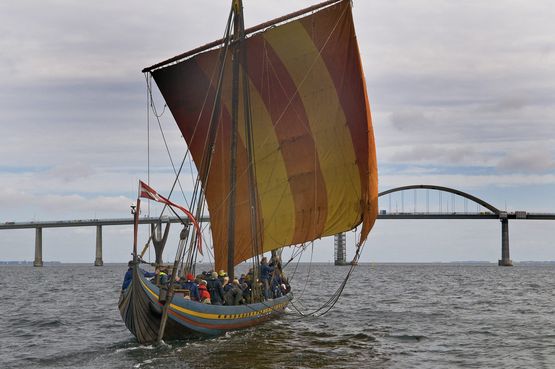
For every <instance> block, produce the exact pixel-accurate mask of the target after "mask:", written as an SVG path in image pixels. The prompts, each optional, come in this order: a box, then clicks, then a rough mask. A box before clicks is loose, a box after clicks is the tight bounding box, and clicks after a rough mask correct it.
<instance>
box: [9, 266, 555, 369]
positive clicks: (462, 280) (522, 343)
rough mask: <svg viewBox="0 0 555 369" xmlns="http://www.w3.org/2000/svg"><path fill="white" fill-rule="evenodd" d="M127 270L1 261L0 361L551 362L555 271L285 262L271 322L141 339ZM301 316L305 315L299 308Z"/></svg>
mask: <svg viewBox="0 0 555 369" xmlns="http://www.w3.org/2000/svg"><path fill="white" fill-rule="evenodd" d="M126 269H127V268H126V265H123V264H122V265H116V264H114V265H106V266H104V267H94V266H89V265H65V264H63V265H59V266H45V267H42V268H33V267H32V266H0V273H1V280H2V282H1V286H2V289H1V291H2V292H1V293H2V296H1V298H0V312H1V314H0V328H1V329H0V368H6V369H7V368H555V299H554V298H553V281H554V280H555V278H554V277H555V266H516V267H512V268H502V267H497V266H493V265H452V264H429V265H423V264H398V265H391V264H366V265H364V264H363V265H359V266H358V267H356V269H355V271H354V273H353V274H352V276H351V278H350V279H349V282H348V283H347V286H346V288H345V289H344V291H343V293H342V295H341V298H340V299H339V301H338V302H337V303H336V305H335V306H334V307H333V309H332V310H331V311H330V312H329V313H327V314H325V315H323V316H310V315H306V314H308V313H309V312H310V311H314V310H315V309H317V308H318V307H320V306H322V305H323V304H324V303H325V302H326V301H327V300H328V299H329V298H330V296H332V295H333V294H334V292H335V291H336V290H337V288H338V287H339V284H340V282H341V281H342V280H343V278H344V277H345V275H346V274H347V271H348V267H340V266H333V265H331V264H312V265H308V264H300V265H298V266H297V267H296V269H295V266H294V265H291V266H290V267H289V268H288V269H289V273H290V276H292V283H291V284H292V286H293V291H294V293H295V300H294V301H293V304H294V305H292V306H291V307H290V308H289V309H288V311H287V312H286V313H285V314H284V315H283V316H282V317H281V318H279V319H276V320H272V321H270V322H267V323H265V324H262V325H260V326H257V327H254V328H250V329H246V330H242V331H238V332H232V333H228V334H226V335H224V336H221V337H217V338H209V339H203V340H194V341H170V342H164V343H162V344H159V345H140V344H138V343H137V342H136V340H135V339H134V337H133V336H132V335H131V333H130V332H129V331H128V330H127V328H126V327H125V325H124V324H123V322H122V321H121V318H120V315H119V311H118V309H117V302H118V298H119V293H120V288H121V282H122V278H123V275H124V273H125V271H126ZM301 312H302V313H303V314H305V315H303V314H301Z"/></svg>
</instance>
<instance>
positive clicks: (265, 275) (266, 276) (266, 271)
mask: <svg viewBox="0 0 555 369" xmlns="http://www.w3.org/2000/svg"><path fill="white" fill-rule="evenodd" d="M273 271H274V267H271V266H269V265H268V259H267V258H266V257H265V256H264V257H263V258H262V260H260V282H262V285H263V288H264V298H265V299H266V300H267V299H269V298H270V277H271V273H272V272H273Z"/></svg>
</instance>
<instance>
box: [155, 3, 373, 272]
mask: <svg viewBox="0 0 555 369" xmlns="http://www.w3.org/2000/svg"><path fill="white" fill-rule="evenodd" d="M246 47H247V60H248V62H247V65H246V66H245V65H243V66H242V67H241V73H247V76H248V81H249V82H248V83H249V90H250V102H251V114H252V124H253V136H254V142H255V143H254V156H255V163H254V169H255V172H256V191H257V195H258V198H257V203H256V204H254V206H255V207H256V211H257V214H258V219H256V222H257V225H258V229H259V232H260V234H259V240H260V242H261V245H262V247H263V250H259V251H269V250H272V249H275V248H277V247H281V246H284V245H289V244H296V243H301V242H305V241H310V240H313V239H316V238H319V237H322V236H326V235H332V234H335V233H338V232H342V231H346V230H349V229H352V228H354V227H356V226H357V225H358V224H360V223H361V222H363V223H364V224H363V235H362V238H365V237H366V235H367V232H368V231H369V230H370V228H371V227H372V224H373V222H374V220H375V217H376V215H377V170H376V158H375V148H374V141H373V133H372V125H371V119H370V110H369V105H368V102H367V96H366V88H365V83H364V77H363V74H362V67H361V63H360V56H359V52H358V46H357V43H356V36H355V34H354V27H353V22H352V15H351V9H350V2H349V1H344V2H341V3H339V4H337V5H334V6H331V7H329V8H326V9H324V10H321V11H319V12H317V13H314V14H312V15H309V16H307V17H305V18H301V19H298V20H295V21H292V22H289V23H286V24H284V25H281V26H279V27H275V28H272V29H270V30H267V31H265V32H263V33H260V34H257V35H254V36H252V37H250V38H248V39H247V41H246ZM219 54H220V50H212V51H209V52H206V53H203V54H199V55H197V56H195V57H193V58H191V59H188V60H185V61H183V62H180V63H177V64H174V65H171V66H168V67H165V68H161V69H158V70H156V71H154V72H152V74H153V76H154V79H155V80H156V83H157V84H158V86H159V88H160V90H161V92H162V94H163V96H164V98H165V99H166V102H167V104H168V106H169V108H170V110H171V111H172V114H173V115H174V118H175V120H176V122H177V123H178V125H179V127H180V129H181V131H182V133H183V136H184V138H185V140H186V141H187V143H188V145H189V147H190V149H191V153H192V155H193V158H194V160H195V164H196V165H197V167H198V168H200V166H201V161H202V156H203V154H204V152H205V150H204V145H205V143H206V138H207V135H208V125H209V123H210V122H209V120H210V111H211V108H212V105H211V103H210V102H211V101H213V96H214V94H215V90H216V87H217V81H216V78H215V77H214V75H215V73H214V72H215V71H217V65H218V60H219ZM230 60H231V56H230V55H229V57H228V63H230ZM231 78H232V77H231V66H230V65H229V66H227V67H226V74H225V78H224V83H223V87H222V104H221V111H220V113H221V116H220V119H219V121H218V124H219V126H218V132H217V135H216V142H215V150H214V153H213V158H212V164H211V168H210V172H209V176H208V180H207V182H206V183H205V184H204V187H205V194H206V199H207V203H208V208H209V211H210V217H211V225H212V232H213V242H214V249H215V258H216V267H217V268H218V269H220V268H224V267H225V265H226V260H227V250H226V246H227V233H228V211H227V207H228V205H229V203H228V202H229V193H230V184H229V173H230V169H229V166H230V159H229V155H230V154H229V153H230V151H229V150H230V137H231V134H230V132H231V131H230V130H231V118H230V116H231V114H230V113H231ZM243 87H244V86H241V89H243ZM205 98H206V101H208V102H209V103H208V104H205ZM239 98H240V106H242V105H241V104H242V98H243V97H242V93H240V96H239ZM239 118H240V119H239V133H240V135H239V139H238V141H239V142H238V151H237V153H238V155H237V185H236V188H237V192H236V194H237V202H236V210H235V214H236V216H235V221H236V224H235V240H236V242H235V256H234V260H235V262H236V263H239V262H241V261H243V260H246V259H248V258H250V257H252V256H253V255H254V254H255V253H256V250H253V247H252V244H253V240H252V236H251V213H252V206H251V204H250V203H249V188H248V186H249V185H248V166H247V150H246V144H245V142H246V138H245V137H246V136H245V128H244V123H243V109H242V107H241V108H240V110H239Z"/></svg>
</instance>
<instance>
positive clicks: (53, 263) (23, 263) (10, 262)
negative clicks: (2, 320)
mask: <svg viewBox="0 0 555 369" xmlns="http://www.w3.org/2000/svg"><path fill="white" fill-rule="evenodd" d="M513 263H514V264H515V265H555V260H541V261H534V260H524V261H513ZM300 264H309V263H307V262H300ZM312 264H314V265H330V264H331V265H333V261H319V262H313V263H312ZM2 265H21V266H33V261H27V260H23V261H17V260H8V261H3V260H0V266H2ZM43 265H44V266H62V265H93V263H87V262H61V261H43ZM104 265H106V266H107V265H127V262H106V263H104ZM200 265H209V264H203V263H201V264H200ZM359 265H497V262H493V261H471V260H468V261H420V262H416V261H414V262H413V261H387V262H375V261H369V262H359ZM341 267H342V268H343V267H344V266H341Z"/></svg>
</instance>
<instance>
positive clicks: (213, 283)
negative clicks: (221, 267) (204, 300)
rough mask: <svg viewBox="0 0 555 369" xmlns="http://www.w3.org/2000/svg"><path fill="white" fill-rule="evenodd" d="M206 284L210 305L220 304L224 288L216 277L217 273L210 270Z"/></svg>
mask: <svg viewBox="0 0 555 369" xmlns="http://www.w3.org/2000/svg"><path fill="white" fill-rule="evenodd" d="M206 282H207V286H206V288H207V289H208V292H210V301H211V302H212V305H221V304H222V303H223V301H224V289H223V287H222V282H220V280H219V279H218V273H216V272H212V274H211V276H210V278H208V280H207V281H206Z"/></svg>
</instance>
